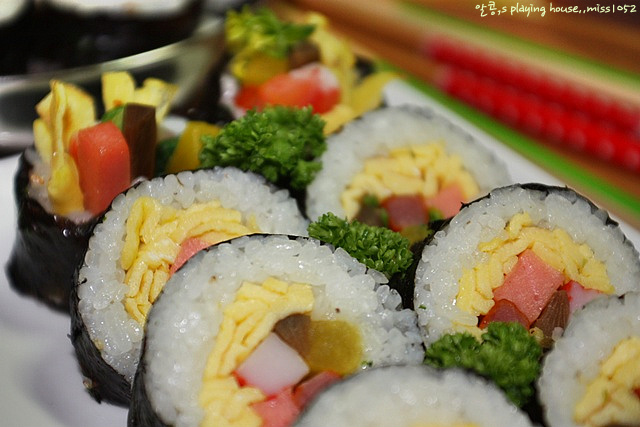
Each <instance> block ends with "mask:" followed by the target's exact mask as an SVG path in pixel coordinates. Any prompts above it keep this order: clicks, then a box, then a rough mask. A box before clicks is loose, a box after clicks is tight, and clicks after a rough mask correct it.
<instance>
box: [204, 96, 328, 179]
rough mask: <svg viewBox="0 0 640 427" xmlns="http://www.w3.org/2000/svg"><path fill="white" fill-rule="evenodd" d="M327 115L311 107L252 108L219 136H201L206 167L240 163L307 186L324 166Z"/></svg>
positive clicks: (272, 176)
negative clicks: (321, 157)
mask: <svg viewBox="0 0 640 427" xmlns="http://www.w3.org/2000/svg"><path fill="white" fill-rule="evenodd" d="M323 128H324V120H322V119H321V118H320V116H318V115H317V114H313V110H312V109H311V108H310V107H307V108H290V107H284V106H275V107H270V108H265V109H264V110H263V111H261V112H257V111H254V110H250V111H248V112H247V114H246V115H245V116H243V117H241V118H240V119H237V120H234V121H232V122H230V123H228V124H227V125H226V126H225V127H223V128H222V130H221V131H220V133H219V134H217V135H216V136H212V135H205V136H203V137H202V150H201V151H200V155H199V158H200V164H201V167H213V166H235V167H237V168H239V169H242V170H244V171H252V172H256V173H259V174H261V175H263V176H264V177H265V178H266V179H267V180H268V181H270V182H273V183H275V184H278V185H283V186H287V187H289V188H292V189H296V190H303V189H304V188H305V187H306V186H307V185H308V184H309V183H310V182H311V181H312V180H313V178H314V176H315V174H316V173H317V172H318V171H319V170H320V168H321V167H322V166H321V163H320V162H319V161H317V160H315V159H316V158H317V157H318V156H320V154H322V153H323V152H324V150H325V149H326V147H327V145H326V140H325V136H324V133H323Z"/></svg>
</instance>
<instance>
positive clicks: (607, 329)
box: [538, 292, 640, 427]
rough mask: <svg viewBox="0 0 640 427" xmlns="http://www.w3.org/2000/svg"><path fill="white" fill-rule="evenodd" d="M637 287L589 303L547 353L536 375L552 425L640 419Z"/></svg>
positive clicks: (580, 426)
mask: <svg viewBox="0 0 640 427" xmlns="http://www.w3.org/2000/svg"><path fill="white" fill-rule="evenodd" d="M639 313H640V293H638V292H628V293H626V294H625V295H623V296H622V297H617V296H615V295H614V296H609V297H607V298H602V299H599V300H597V301H593V302H591V303H589V304H587V305H586V306H585V307H584V309H582V310H581V311H579V312H577V313H576V314H575V316H574V317H573V318H572V319H571V321H570V322H569V325H568V326H567V329H566V331H565V333H564V335H563V336H562V337H561V338H560V339H559V340H558V341H557V342H556V344H555V346H554V348H553V349H552V350H551V351H550V352H549V353H548V355H547V356H546V358H545V360H544V363H543V367H542V375H541V376H540V379H539V381H538V389H539V395H540V402H541V404H542V407H543V409H544V416H545V419H546V422H547V423H548V425H550V426H567V427H569V426H575V427H587V426H588V427H605V426H637V425H640V316H639Z"/></svg>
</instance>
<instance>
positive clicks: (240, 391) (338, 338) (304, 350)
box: [199, 277, 363, 427]
mask: <svg viewBox="0 0 640 427" xmlns="http://www.w3.org/2000/svg"><path fill="white" fill-rule="evenodd" d="M214 280H215V279H214ZM313 306H314V295H313V291H312V287H311V286H310V285H307V284H303V283H288V282H285V281H282V280H279V279H276V278H273V277H269V278H267V279H266V280H265V281H264V282H263V283H261V284H258V283H252V282H246V281H245V282H244V283H243V284H242V286H241V287H240V289H239V290H238V292H237V294H236V297H235V300H234V301H233V302H232V303H231V304H229V305H228V306H227V307H226V308H225V309H224V312H223V319H222V323H221V325H220V329H219V332H218V335H217V337H216V339H215V343H214V345H213V349H212V350H211V352H210V353H209V356H208V359H207V362H206V367H205V371H204V375H203V385H202V388H201V390H200V394H199V403H200V405H201V407H202V408H203V409H204V412H205V415H204V417H203V419H202V421H201V423H200V426H202V427H206V426H214V425H237V426H260V425H263V423H266V422H267V421H268V420H269V419H271V418H273V417H278V418H280V419H281V420H282V419H283V417H284V419H288V420H291V421H292V420H293V419H294V418H295V416H296V415H297V414H298V413H299V411H300V410H301V409H302V407H304V405H305V404H306V403H307V401H308V400H309V399H310V398H311V396H313V395H314V394H315V393H316V392H317V391H319V390H320V389H322V388H324V387H325V386H326V385H328V384H329V383H331V382H333V381H336V380H337V379H339V378H340V377H341V376H342V375H347V374H351V373H353V372H355V371H356V370H357V369H358V368H359V366H360V363H361V359H362V354H363V347H362V338H361V336H360V332H359V330H358V329H357V328H356V327H355V326H353V325H352V324H351V323H349V322H347V321H344V320H340V319H327V320H315V319H311V317H310V313H311V311H312V309H313Z"/></svg>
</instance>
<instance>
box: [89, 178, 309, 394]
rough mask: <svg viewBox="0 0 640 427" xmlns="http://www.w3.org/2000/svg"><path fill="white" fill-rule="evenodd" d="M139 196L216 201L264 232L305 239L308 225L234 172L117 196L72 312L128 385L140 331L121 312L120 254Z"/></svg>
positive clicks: (160, 182)
mask: <svg viewBox="0 0 640 427" xmlns="http://www.w3.org/2000/svg"><path fill="white" fill-rule="evenodd" d="M143 196H150V197H153V198H155V199H157V200H158V201H159V202H160V203H162V204H163V205H171V206H173V207H175V208H183V209H184V208H187V207H189V206H190V205H191V204H193V203H197V202H207V201H210V200H219V201H220V203H221V204H222V206H223V207H225V208H229V209H235V210H238V211H240V212H242V214H243V221H244V220H246V219H247V218H248V217H252V216H253V217H255V220H256V224H257V225H258V227H259V229H260V231H261V232H264V233H286V234H294V235H307V230H306V228H307V225H308V221H307V220H306V219H304V217H303V216H302V215H301V214H300V211H299V209H298V207H297V205H296V202H295V200H293V199H292V198H291V197H290V196H289V193H288V192H287V191H286V190H278V189H276V188H274V187H273V186H271V185H269V184H268V183H267V182H266V181H265V180H264V179H263V178H262V177H260V176H258V175H255V174H252V173H245V172H242V171H240V170H239V169H235V168H220V169H215V170H211V169H209V170H204V169H203V170H199V171H195V172H192V171H186V172H180V173H179V174H177V175H167V176H166V177H162V178H155V179H153V180H151V181H144V182H142V183H141V184H140V185H138V186H136V187H134V188H132V189H131V190H129V191H127V192H126V193H123V194H121V195H119V196H117V197H116V198H115V200H114V201H113V204H112V206H111V208H110V209H109V211H108V212H107V213H106V214H105V217H104V220H103V221H102V222H101V223H99V224H98V225H97V226H96V228H95V230H94V233H93V235H92V237H91V239H90V240H89V247H88V250H87V253H86V255H85V258H84V265H83V266H82V268H81V269H80V271H79V277H78V279H79V283H80V284H79V286H78V296H79V299H80V302H79V305H78V309H79V312H80V314H81V316H82V318H83V320H84V323H85V325H86V327H87V330H88V331H89V335H90V337H91V339H92V341H93V342H94V343H96V346H97V347H98V348H99V349H100V350H101V353H102V357H103V359H104V360H105V361H106V362H107V363H108V364H110V365H111V366H112V367H113V368H114V369H115V370H116V371H117V372H118V373H120V374H122V375H123V376H124V377H125V378H126V379H127V380H128V381H129V382H132V381H133V376H134V374H135V370H136V366H137V363H138V358H139V355H140V346H141V342H142V336H143V329H142V327H141V326H140V324H138V323H137V322H136V321H135V320H134V319H132V318H131V317H130V316H129V314H128V313H127V312H126V310H125V308H124V298H125V295H126V292H127V286H126V285H125V284H124V276H125V272H124V271H123V270H122V268H121V267H120V254H121V251H122V247H123V244H124V237H125V223H126V220H127V218H128V216H129V212H130V210H131V207H132V206H133V204H134V202H135V201H136V200H137V199H138V198H140V197H143Z"/></svg>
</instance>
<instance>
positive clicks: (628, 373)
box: [574, 337, 640, 427]
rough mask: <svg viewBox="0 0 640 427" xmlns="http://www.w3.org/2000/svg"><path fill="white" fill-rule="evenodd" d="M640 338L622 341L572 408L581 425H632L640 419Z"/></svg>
mask: <svg viewBox="0 0 640 427" xmlns="http://www.w3.org/2000/svg"><path fill="white" fill-rule="evenodd" d="M639 390H640V337H630V338H627V339H625V340H622V341H621V342H620V343H618V345H617V346H616V347H615V348H614V349H613V351H612V352H611V355H609V357H608V358H607V359H605V360H604V361H603V362H602V364H601V366H600V371H599V373H598V376H597V377H596V378H595V379H594V380H593V381H592V382H591V383H590V384H589V385H588V386H587V389H586V391H585V393H584V396H582V398H581V399H580V400H579V402H578V404H577V405H576V408H575V411H574V419H575V421H576V423H578V424H579V425H581V426H588V427H601V426H607V425H635V424H637V423H638V420H640V395H639V393H638V391H639Z"/></svg>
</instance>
